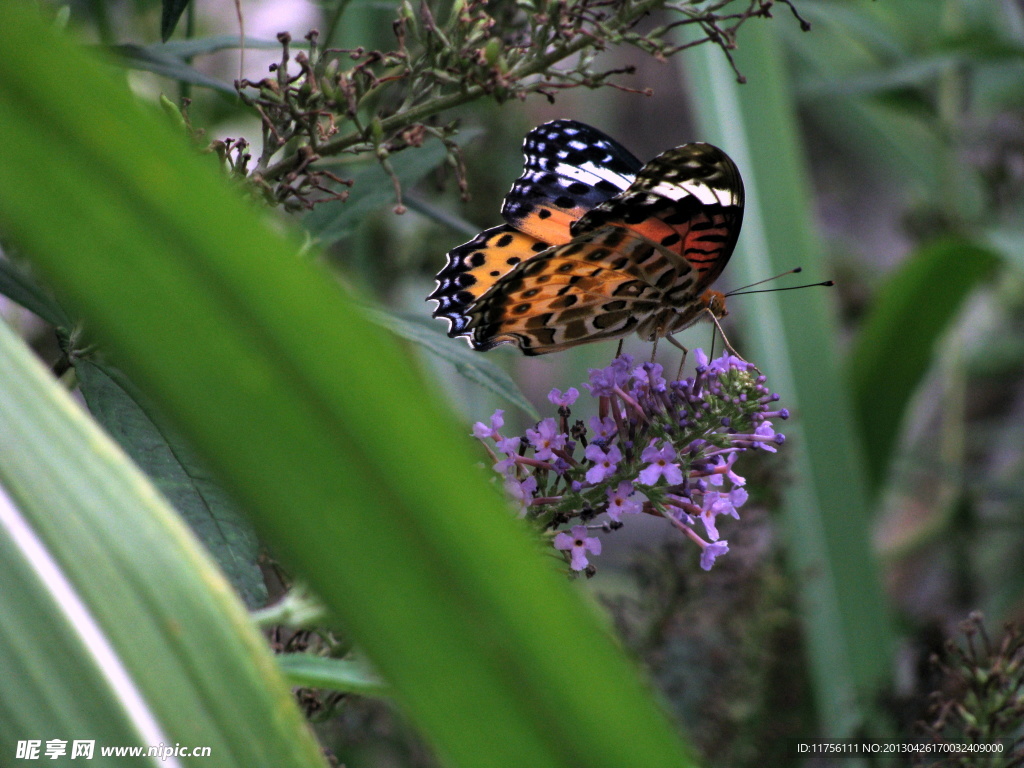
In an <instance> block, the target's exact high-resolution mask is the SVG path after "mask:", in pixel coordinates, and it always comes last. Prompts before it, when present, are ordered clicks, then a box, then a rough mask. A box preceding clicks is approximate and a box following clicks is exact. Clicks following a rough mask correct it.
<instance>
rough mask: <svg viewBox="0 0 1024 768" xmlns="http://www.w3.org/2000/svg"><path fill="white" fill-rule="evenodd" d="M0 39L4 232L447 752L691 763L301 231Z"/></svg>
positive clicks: (37, 44)
mask: <svg viewBox="0 0 1024 768" xmlns="http://www.w3.org/2000/svg"><path fill="white" fill-rule="evenodd" d="M0 49H3V50H17V51H19V55H18V56H17V57H6V58H3V57H0V146H3V147H4V148H5V151H9V152H11V153H12V155H13V156H17V157H32V158H34V159H35V161H34V162H33V163H32V164H31V166H29V165H28V164H24V163H0V226H2V227H3V228H4V231H5V234H6V235H9V236H10V238H11V239H12V241H14V242H16V243H18V244H20V246H21V248H22V251H23V252H24V253H25V255H26V257H27V258H30V259H32V261H33V262H34V263H35V264H37V265H38V266H39V267H40V270H41V272H42V273H44V274H45V276H46V277H47V278H48V279H49V280H50V281H52V283H53V284H54V287H55V289H57V290H58V292H59V294H60V295H63V296H66V297H67V298H68V300H69V301H70V302H71V303H72V305H73V306H75V307H76V308H77V310H78V311H79V312H80V313H81V315H82V316H83V317H84V318H85V320H86V322H87V323H89V327H90V329H91V330H92V331H94V332H95V336H96V338H97V339H98V340H99V341H101V342H102V343H103V344H105V346H106V349H107V351H108V352H109V354H110V355H111V356H112V358H113V359H115V360H116V362H117V364H118V366H119V367H120V368H122V369H123V370H125V372H126V373H127V374H128V375H130V376H131V377H132V380H133V381H134V382H136V383H137V384H138V385H139V387H140V389H142V390H143V391H144V392H146V394H147V395H148V396H150V397H152V398H153V401H154V403H156V405H157V406H158V407H160V408H161V409H162V410H163V412H165V413H166V414H167V416H168V417H169V418H171V419H173V423H174V424H175V425H176V426H177V427H178V428H180V429H181V431H182V433H183V434H184V435H185V436H186V438H187V439H188V440H189V441H190V443H191V444H192V445H194V446H195V448H196V450H197V451H198V452H199V453H200V455H201V456H202V457H203V459H204V460H205V461H206V462H207V463H208V465H209V466H210V467H211V469H212V470H214V471H215V472H216V473H218V475H219V477H220V478H221V479H222V481H223V482H224V484H225V487H226V488H227V489H228V491H229V492H231V493H232V494H233V496H234V497H235V498H236V499H237V501H238V502H239V504H240V506H241V508H242V509H244V510H245V512H246V513H247V514H248V515H249V516H250V518H251V520H252V521H253V523H254V524H255V526H256V529H257V532H258V533H259V534H260V537H261V540H263V541H266V542H267V545H268V546H269V547H270V548H271V549H272V550H273V551H274V552H275V554H276V555H278V556H279V557H280V558H281V560H282V561H283V562H285V563H287V564H288V565H289V566H290V567H291V568H292V569H293V570H294V573H295V574H296V576H298V577H301V578H303V579H304V580H305V581H306V582H307V583H308V584H309V586H310V588H311V590H312V591H314V592H315V593H316V594H317V595H318V596H319V597H320V598H321V599H322V600H323V602H324V604H325V605H326V606H327V607H328V608H329V609H330V610H331V611H332V612H333V613H334V614H335V615H336V616H337V618H338V620H339V621H340V622H341V623H342V624H343V626H344V627H345V631H346V634H347V635H348V636H349V637H351V639H352V640H353V641H355V642H356V643H358V645H359V646H360V648H361V649H362V650H363V651H364V652H365V654H366V655H367V657H368V658H369V659H370V660H371V662H372V663H373V666H374V668H375V669H377V670H379V672H380V674H381V675H382V676H383V677H384V678H385V679H386V680H387V681H388V682H389V683H390V684H391V685H392V686H393V688H394V692H395V698H396V700H398V701H399V702H400V703H401V704H402V705H403V708H404V711H405V712H406V713H407V714H408V715H409V716H410V718H411V719H412V720H413V721H414V722H416V723H417V724H418V725H419V726H420V727H421V728H422V729H423V731H424V732H425V734H426V736H427V737H428V738H429V740H430V743H431V744H432V745H433V747H434V749H435V750H436V754H437V755H438V756H439V759H440V760H441V762H442V763H444V764H446V765H450V766H464V767H465V768H470V767H472V768H498V767H499V766H500V767H501V768H507V767H508V766H530V768H556V767H558V768H569V766H579V765H586V766H588V767H589V768H621V766H623V765H643V766H645V767H646V768H680V766H687V765H690V764H691V761H690V759H689V758H688V757H687V755H686V751H685V749H684V748H683V746H682V745H681V744H680V742H679V740H678V738H677V736H676V735H675V734H674V733H673V731H672V728H671V726H670V725H669V723H668V721H667V718H666V715H665V713H664V712H663V711H661V710H660V708H659V707H658V706H657V705H656V704H655V702H654V701H653V700H652V698H651V696H650V693H649V691H648V689H647V687H646V685H645V684H644V683H643V682H641V681H640V680H639V679H638V677H637V674H636V670H635V669H634V667H633V665H632V664H631V663H630V662H629V661H627V660H626V659H625V658H624V656H623V655H622V652H621V650H620V648H619V646H618V644H617V643H616V642H615V641H614V640H613V639H612V638H611V637H610V636H609V634H608V632H607V629H606V627H605V626H604V625H603V624H602V623H601V622H600V621H599V620H598V619H597V618H596V617H595V615H594V613H593V610H592V608H591V607H589V606H588V605H587V604H586V603H584V601H582V600H581V599H580V597H579V595H578V594H575V592H574V590H573V589H572V588H571V586H570V584H568V583H567V581H566V579H565V578H564V576H561V575H559V574H556V573H554V572H553V570H554V567H553V562H557V561H555V560H553V559H552V558H550V557H547V556H546V555H545V553H546V552H547V550H546V549H545V548H542V547H541V546H539V544H538V542H537V541H536V539H535V537H533V536H531V535H529V534H528V532H527V531H526V530H524V526H523V524H522V523H521V522H520V521H518V520H516V519H515V518H514V517H513V516H511V515H510V514H509V512H508V510H507V509H506V505H505V504H504V503H503V501H502V500H501V499H500V498H499V496H498V494H497V492H496V491H495V490H494V488H493V487H492V486H491V485H490V484H489V483H488V482H487V480H486V479H485V477H484V474H483V473H482V472H480V471H479V470H478V469H477V468H476V467H475V464H476V455H475V453H474V451H473V449H472V445H471V442H470V440H469V438H468V437H467V436H465V435H464V434H462V432H463V428H462V427H461V425H458V424H456V423H454V420H453V419H452V418H451V416H450V414H449V413H448V412H447V411H446V410H445V408H444V407H443V406H442V405H441V404H440V399H439V397H438V394H437V393H433V392H425V391H424V387H423V383H422V381H421V379H420V378H419V377H418V376H417V375H416V373H415V371H414V370H413V368H412V366H410V365H409V361H408V359H407V357H406V356H405V354H404V350H403V348H402V347H401V345H400V344H399V343H398V342H397V341H396V340H395V339H394V338H393V337H392V336H391V335H390V334H389V333H388V332H387V331H384V330H383V329H381V328H378V327H377V326H375V325H373V324H372V323H370V322H369V321H368V320H366V319H365V318H364V317H363V315H362V314H361V313H360V312H359V310H358V309H357V307H356V306H355V303H354V302H353V301H352V299H351V298H350V297H348V296H347V295H346V294H345V293H344V292H343V291H342V289H341V288H340V287H339V285H338V283H337V281H336V280H335V279H334V278H333V277H332V276H331V275H330V274H329V273H328V272H327V271H326V270H324V269H322V268H321V267H320V266H319V265H318V264H317V263H316V262H315V261H313V260H310V259H306V258H303V257H302V256H300V255H299V250H300V244H299V238H298V237H291V238H288V237H286V236H285V235H283V234H282V233H281V231H280V229H279V228H275V227H274V226H273V225H272V224H271V223H270V222H269V221H267V220H266V218H265V217H261V216H260V215H258V214H257V213H256V212H254V211H253V209H252V207H251V205H250V204H249V203H247V202H245V201H244V200H242V199H241V197H240V196H239V195H238V194H237V192H236V191H233V190H232V189H231V187H230V186H229V184H227V183H226V182H225V181H224V180H223V179H221V178H219V177H217V176H216V175H215V173H213V172H211V169H210V168H209V167H208V165H207V164H206V163H205V162H204V161H203V159H202V158H200V157H197V156H196V155H195V154H194V153H193V152H192V151H191V150H190V149H189V148H188V147H187V146H186V143H185V142H184V141H183V140H182V138H181V137H180V136H178V135H176V134H175V133H174V131H173V130H172V128H171V127H170V126H168V125H166V124H165V121H164V120H163V119H162V118H161V117H160V116H159V115H158V114H154V110H152V109H142V108H140V107H139V105H138V104H137V103H136V102H135V101H134V99H133V97H132V96H131V94H129V93H128V92H127V91H126V90H125V89H124V87H123V85H120V84H117V83H114V82H112V81H111V80H110V78H109V77H108V76H107V75H105V74H104V70H103V69H102V68H100V67H98V66H97V64H96V63H95V62H94V61H92V60H91V59H89V58H88V57H87V56H86V55H85V54H84V53H83V52H82V51H81V50H80V49H78V48H76V47H74V46H72V45H70V44H69V43H68V42H67V41H66V40H63V39H62V38H60V37H59V36H58V35H57V34H56V33H55V32H54V31H52V30H49V29H47V28H46V26H45V25H44V24H43V23H42V22H40V21H39V20H38V19H36V18H34V16H33V15H32V13H31V11H28V10H26V9H25V8H24V6H22V5H20V4H6V5H0ZM68 71H73V72H74V73H75V81H76V85H77V87H76V88H74V89H69V88H67V72H68ZM126 136H128V137H133V139H137V137H140V136H141V137H145V141H139V140H132V141H126V140H124V137H126ZM243 701H244V699H243ZM186 711H188V713H189V715H190V716H192V717H195V716H196V713H195V712H193V711H189V710H186ZM623 733H628V734H629V738H628V739H624V738H622V734H623Z"/></svg>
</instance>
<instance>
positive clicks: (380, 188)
mask: <svg viewBox="0 0 1024 768" xmlns="http://www.w3.org/2000/svg"><path fill="white" fill-rule="evenodd" d="M478 134H479V130H476V129H469V130H465V131H462V132H461V133H460V134H459V135H458V137H456V142H457V143H458V144H460V145H462V144H465V143H466V142H468V141H470V140H472V139H473V138H474V137H475V136H477V135H478ZM445 156H446V149H445V146H444V144H442V143H441V142H440V141H437V140H436V139H429V140H427V142H426V143H425V144H424V145H423V146H422V147H410V148H409V149H406V150H404V151H402V152H400V153H399V154H397V155H394V156H393V157H392V158H391V164H392V166H393V167H394V170H395V175H396V176H397V177H398V180H399V182H401V184H402V189H411V188H412V187H413V186H414V185H415V184H416V183H417V182H419V181H420V180H421V179H422V178H423V177H424V176H426V175H427V174H428V173H430V172H431V171H432V170H434V169H435V168H436V167H437V166H439V165H440V164H441V163H443V162H444V159H445ZM352 180H353V181H354V182H355V183H354V184H353V185H352V187H351V189H350V190H349V195H348V199H347V200H346V201H345V202H344V203H324V204H322V205H318V206H317V207H316V208H314V209H313V211H311V212H310V213H309V214H308V215H307V216H306V217H305V219H304V223H305V226H306V228H307V229H308V230H309V231H310V232H312V233H313V234H314V235H316V236H317V238H318V239H319V240H320V241H321V242H322V243H324V244H325V245H327V244H330V243H333V242H335V241H337V240H340V239H341V238H343V237H345V236H347V235H349V234H351V232H352V231H353V230H354V229H355V228H356V227H357V226H359V224H360V223H361V222H362V221H363V220H365V219H366V217H367V216H368V215H370V214H371V213H376V212H377V211H379V210H381V209H382V208H384V207H385V206H387V205H388V204H389V203H390V204H391V205H394V204H395V187H394V184H393V183H392V181H391V177H390V176H388V174H387V172H386V171H385V170H384V169H383V168H382V167H381V166H380V165H379V164H378V163H373V164H371V165H368V166H366V167H364V168H363V169H362V170H360V171H358V172H357V173H356V174H355V175H354V176H353V177H352Z"/></svg>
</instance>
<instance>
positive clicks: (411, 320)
mask: <svg viewBox="0 0 1024 768" xmlns="http://www.w3.org/2000/svg"><path fill="white" fill-rule="evenodd" d="M364 311H365V312H366V314H367V317H369V318H370V319H371V320H372V321H373V322H375V323H377V324H378V325H380V326H381V327H383V328H387V329H388V330H390V331H393V332H394V333H397V334H398V335H399V336H401V337H403V338H405V339H408V340H409V341H412V342H415V343H416V344H419V345H420V346H422V347H423V348H424V349H428V350H430V352H432V353H433V354H435V355H436V356H437V357H439V358H441V359H442V360H447V361H448V362H449V363H451V364H452V365H454V366H455V370H457V371H458V372H459V373H460V374H462V375H463V376H465V377H466V378H467V379H469V380H470V381H472V382H474V383H476V384H479V385H480V386H481V387H484V388H485V389H487V390H489V391H491V392H493V393H494V394H496V395H498V397H501V398H504V399H505V400H507V401H508V402H510V403H511V404H512V405H514V406H516V407H517V408H519V409H521V410H522V411H523V413H526V414H528V415H529V416H530V417H531V418H534V419H539V418H540V414H538V413H537V409H536V408H534V407H533V404H532V403H530V401H529V400H527V399H526V396H525V395H524V394H523V393H522V392H521V391H520V389H519V387H518V386H516V383H515V382H514V381H512V379H511V378H510V377H509V375H508V374H507V373H505V372H504V371H503V370H501V368H499V367H498V366H497V365H495V363H494V362H492V361H491V360H488V359H487V358H485V357H484V356H483V355H482V354H480V353H479V352H474V351H473V350H471V349H470V348H469V347H467V346H466V345H465V344H464V343H463V342H462V341H461V340H454V341H453V340H452V339H449V338H448V337H447V336H445V335H444V334H443V333H441V332H440V331H439V327H440V323H439V321H437V320H433V319H431V318H427V317H417V316H414V315H396V314H393V313H391V312H383V311H381V310H379V309H370V308H365V309H364Z"/></svg>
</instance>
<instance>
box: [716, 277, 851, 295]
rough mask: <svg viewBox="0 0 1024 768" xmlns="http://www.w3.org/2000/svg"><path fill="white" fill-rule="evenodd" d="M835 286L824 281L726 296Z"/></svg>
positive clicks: (832, 282)
mask: <svg viewBox="0 0 1024 768" xmlns="http://www.w3.org/2000/svg"><path fill="white" fill-rule="evenodd" d="M762 282H763V281H762ZM754 285H757V283H754ZM833 285H835V282H834V281H832V280H823V281H822V282H820V283H807V284H806V285H791V286H789V287H787V288H762V289H761V290H760V291H742V292H737V291H733V292H732V293H727V294H725V295H726V296H747V295H749V294H751V293H775V292H776V291H795V290H796V289H797V288H817V287H819V286H822V287H825V288H831V287H832V286H833Z"/></svg>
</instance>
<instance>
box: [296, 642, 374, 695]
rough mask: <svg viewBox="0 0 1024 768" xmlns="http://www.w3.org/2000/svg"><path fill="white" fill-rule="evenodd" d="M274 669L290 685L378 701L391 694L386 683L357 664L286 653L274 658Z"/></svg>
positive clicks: (303, 654)
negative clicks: (375, 698) (371, 698)
mask: <svg viewBox="0 0 1024 768" xmlns="http://www.w3.org/2000/svg"><path fill="white" fill-rule="evenodd" d="M277 666H278V668H279V669H280V670H281V672H282V673H283V674H284V675H285V676H286V677H287V678H288V681H289V682H290V683H291V684H292V685H301V686H303V687H305V688H326V689H328V690H332V691H342V692H343V693H352V694H355V695H357V696H374V697H378V698H379V697H382V696H388V695H390V690H389V688H388V686H387V684H386V683H384V682H383V681H382V680H381V679H380V678H378V677H377V676H376V675H374V674H373V673H372V672H370V671H369V670H367V668H366V665H365V664H362V663H360V662H357V661H350V660H348V659H326V658H321V657H319V656H311V655H310V654H308V653H286V654H282V655H280V656H278V657H277Z"/></svg>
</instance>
